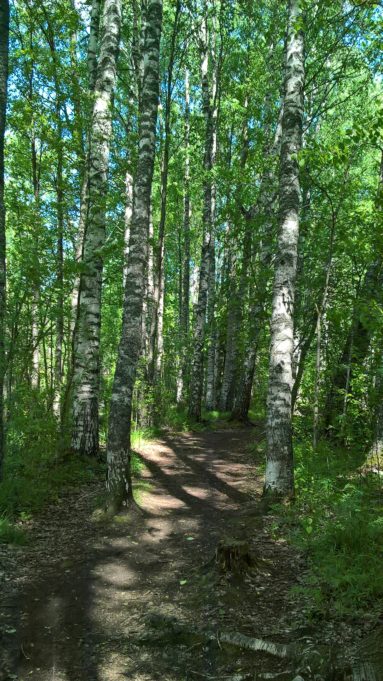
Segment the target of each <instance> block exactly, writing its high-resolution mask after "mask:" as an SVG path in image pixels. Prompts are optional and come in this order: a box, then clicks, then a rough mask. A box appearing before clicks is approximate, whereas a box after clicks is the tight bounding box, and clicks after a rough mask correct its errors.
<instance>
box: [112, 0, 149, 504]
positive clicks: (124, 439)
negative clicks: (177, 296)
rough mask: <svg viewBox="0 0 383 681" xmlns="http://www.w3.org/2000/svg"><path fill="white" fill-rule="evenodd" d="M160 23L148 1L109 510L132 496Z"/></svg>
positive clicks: (115, 395) (114, 402) (114, 406)
mask: <svg viewBox="0 0 383 681" xmlns="http://www.w3.org/2000/svg"><path fill="white" fill-rule="evenodd" d="M161 27H162V2H161V0H148V3H147V15H146V35H145V44H144V77H143V86H142V94H141V111H140V130H139V152H138V164H137V171H136V177H135V182H134V200H133V214H132V222H131V230H130V242H129V260H128V271H127V278H126V286H125V296H124V308H123V320H122V330H121V340H120V344H119V348H118V357H117V365H116V371H115V375H114V382H113V389H112V396H111V401H110V416H109V434H108V445H107V461H108V491H109V496H110V505H111V508H113V509H116V508H119V507H120V506H121V505H122V504H123V503H127V501H128V500H129V498H131V495H132V488H131V477H130V432H131V414H132V395H133V388H134V383H135V377H136V370H137V363H138V360H139V357H140V352H141V346H142V306H143V300H144V294H145V274H146V265H147V257H148V235H149V225H150V203H151V190H152V180H153V168H154V158H155V141H156V121H157V109H158V95H159V57H160V36H161Z"/></svg>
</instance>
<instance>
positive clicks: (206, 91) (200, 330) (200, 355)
mask: <svg viewBox="0 0 383 681" xmlns="http://www.w3.org/2000/svg"><path fill="white" fill-rule="evenodd" d="M210 39H211V36H209V29H208V20H207V14H205V16H204V18H203V20H202V25H201V35H200V49H201V86H202V103H203V113H204V117H205V149H204V172H205V176H204V199H203V216H202V220H203V237H202V250H201V264H200V272H199V283H198V300H197V305H196V310H195V321H194V331H193V355H192V360H191V368H190V389H189V416H190V417H191V418H193V419H194V420H196V421H200V419H201V410H202V392H203V360H204V343H205V326H206V312H207V305H208V291H209V271H211V269H212V267H213V264H214V259H215V255H214V243H213V242H214V215H215V194H216V190H215V183H214V180H213V178H212V170H213V168H214V164H215V157H216V150H217V127H216V126H217V101H216V97H217V90H216V78H215V77H214V78H213V80H212V81H211V80H210V77H209V75H210V74H209V57H210V48H209V44H210ZM211 287H212V278H210V289H211ZM211 293H212V290H211ZM210 301H211V303H212V305H213V301H212V299H211V296H210ZM210 309H211V306H210ZM210 367H211V370H212V369H213V364H210ZM209 382H211V376H209Z"/></svg>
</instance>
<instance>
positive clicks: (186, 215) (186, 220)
mask: <svg viewBox="0 0 383 681" xmlns="http://www.w3.org/2000/svg"><path fill="white" fill-rule="evenodd" d="M184 148H185V173H184V206H183V262H182V306H181V315H180V317H181V319H180V330H181V343H180V350H181V353H182V359H181V373H182V386H181V389H180V392H179V401H180V402H184V401H185V396H186V390H187V385H188V378H189V377H188V371H189V359H188V352H187V348H188V342H189V326H190V324H189V315H190V311H189V308H190V217H191V208H190V85H189V71H188V69H186V70H185V129H184Z"/></svg>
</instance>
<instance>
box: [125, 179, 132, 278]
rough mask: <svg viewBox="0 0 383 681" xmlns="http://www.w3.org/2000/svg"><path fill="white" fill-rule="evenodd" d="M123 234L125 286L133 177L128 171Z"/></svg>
mask: <svg viewBox="0 0 383 681" xmlns="http://www.w3.org/2000/svg"><path fill="white" fill-rule="evenodd" d="M125 192H126V195H125V215H124V222H125V234H124V265H123V276H122V283H123V287H124V288H125V284H126V277H127V274H128V257H129V239H130V225H131V223H132V213H133V177H132V176H131V174H130V173H129V172H127V173H126V175H125Z"/></svg>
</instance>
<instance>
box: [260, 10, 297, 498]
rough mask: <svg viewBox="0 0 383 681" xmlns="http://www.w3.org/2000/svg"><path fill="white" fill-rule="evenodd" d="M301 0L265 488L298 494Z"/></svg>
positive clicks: (289, 51)
mask: <svg viewBox="0 0 383 681" xmlns="http://www.w3.org/2000/svg"><path fill="white" fill-rule="evenodd" d="M302 20H303V15H302V8H301V0H289V8H288V30H287V41H286V55H285V89H284V104H283V119H282V139H281V171H280V184H279V209H280V233H279V240H278V252H277V259H276V265H275V278H274V289H273V303H272V314H271V344H270V369H269V389H268V398H267V460H266V475H265V492H266V493H267V492H271V493H274V494H277V495H280V496H286V497H289V496H292V495H293V494H294V462H293V445H292V424H291V391H292V387H293V375H292V358H293V349H294V323H293V306H294V289H295V277H296V269H297V251H298V236H299V216H300V208H301V188H300V181H299V165H298V158H297V154H298V153H299V151H300V149H301V146H302V125H303V86H304V74H305V66H304V41H303V31H302V27H301V24H302Z"/></svg>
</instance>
